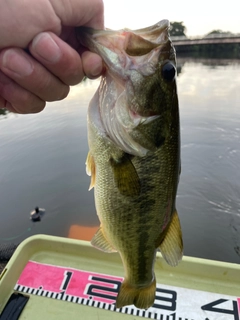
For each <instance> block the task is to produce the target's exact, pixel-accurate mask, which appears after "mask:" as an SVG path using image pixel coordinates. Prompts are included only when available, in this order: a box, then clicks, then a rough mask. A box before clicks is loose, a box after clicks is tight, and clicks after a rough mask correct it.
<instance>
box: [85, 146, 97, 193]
mask: <svg viewBox="0 0 240 320" xmlns="http://www.w3.org/2000/svg"><path fill="white" fill-rule="evenodd" d="M86 172H87V175H89V176H91V182H90V186H89V189H88V190H91V189H92V188H93V187H94V186H95V179H96V168H95V162H94V158H93V156H92V155H91V153H90V151H89V152H88V155H87V159H86Z"/></svg>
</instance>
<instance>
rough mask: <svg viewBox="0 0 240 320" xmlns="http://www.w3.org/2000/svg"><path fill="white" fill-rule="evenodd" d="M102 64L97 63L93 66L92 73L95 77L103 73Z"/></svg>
mask: <svg viewBox="0 0 240 320" xmlns="http://www.w3.org/2000/svg"><path fill="white" fill-rule="evenodd" d="M102 68H103V66H102V64H96V65H95V66H94V67H92V70H91V75H92V76H93V77H98V76H100V74H101V73H102Z"/></svg>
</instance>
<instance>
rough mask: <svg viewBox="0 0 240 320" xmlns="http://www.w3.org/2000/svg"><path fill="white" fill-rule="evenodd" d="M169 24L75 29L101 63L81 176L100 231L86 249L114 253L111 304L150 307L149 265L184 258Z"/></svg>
mask: <svg viewBox="0 0 240 320" xmlns="http://www.w3.org/2000/svg"><path fill="white" fill-rule="evenodd" d="M168 28H169V22H168V21H167V20H163V21H160V22H159V23H157V24H156V25H154V26H152V27H149V28H145V29H140V30H135V31H131V30H128V29H124V30H120V31H112V30H92V29H89V28H79V30H78V31H77V32H78V37H79V40H80V41H81V42H82V44H84V45H85V46H86V47H88V48H89V49H90V50H91V51H93V52H96V53H98V54H99V55H100V56H101V57H102V59H103V61H104V63H105V69H106V70H105V73H104V74H103V76H102V78H101V82H100V86H99V88H98V90H97V92H96V94H95V96H94V97H93V99H92V101H91V102H90V106H89V110H88V141H89V154H88V157H87V162H86V165H87V173H88V174H89V175H91V185H90V189H91V188H92V187H94V196H95V205H96V210H97V214H98V216H99V219H100V223H101V224H100V228H99V230H98V232H97V233H96V234H95V236H94V237H93V239H92V245H93V246H95V247H96V248H98V249H100V250H103V251H105V252H115V251H117V252H119V254H120V256H121V259H122V262H123V266H124V270H125V277H124V281H123V283H122V285H121V288H120V291H119V293H118V297H117V301H116V305H117V307H123V306H125V305H129V304H134V305H135V306H136V307H138V308H148V307H150V306H151V305H152V304H153V302H154V298H155V291H156V279H155V275H154V261H155V257H156V252H157V250H160V251H161V253H162V255H163V257H164V259H165V260H166V261H167V263H168V264H170V265H172V266H176V265H177V264H178V262H179V261H180V260H181V258H182V254H183V253H182V252H183V245H182V234H181V227H180V222H179V218H178V214H177V211H176V208H175V199H176V193H177V186H178V181H179V175H180V133H179V111H178V98H177V89H176V80H175V74H176V61H175V50H174V48H173V46H172V43H171V41H170V39H169V35H168Z"/></svg>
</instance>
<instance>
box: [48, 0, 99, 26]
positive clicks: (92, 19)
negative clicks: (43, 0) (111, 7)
mask: <svg viewBox="0 0 240 320" xmlns="http://www.w3.org/2000/svg"><path fill="white" fill-rule="evenodd" d="M50 2H51V4H52V7H53V9H54V11H55V13H56V14H57V16H58V17H59V18H60V20H61V23H62V25H65V26H72V27H77V26H83V25H84V26H88V27H92V28H95V29H103V28H104V18H103V12H104V6H103V0H68V1H66V0H50Z"/></svg>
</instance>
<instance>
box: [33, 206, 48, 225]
mask: <svg viewBox="0 0 240 320" xmlns="http://www.w3.org/2000/svg"><path fill="white" fill-rule="evenodd" d="M44 214H45V209H43V208H39V207H36V208H35V210H33V211H31V212H30V219H31V220H32V221H33V222H38V221H41V218H42V217H43V215H44Z"/></svg>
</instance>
